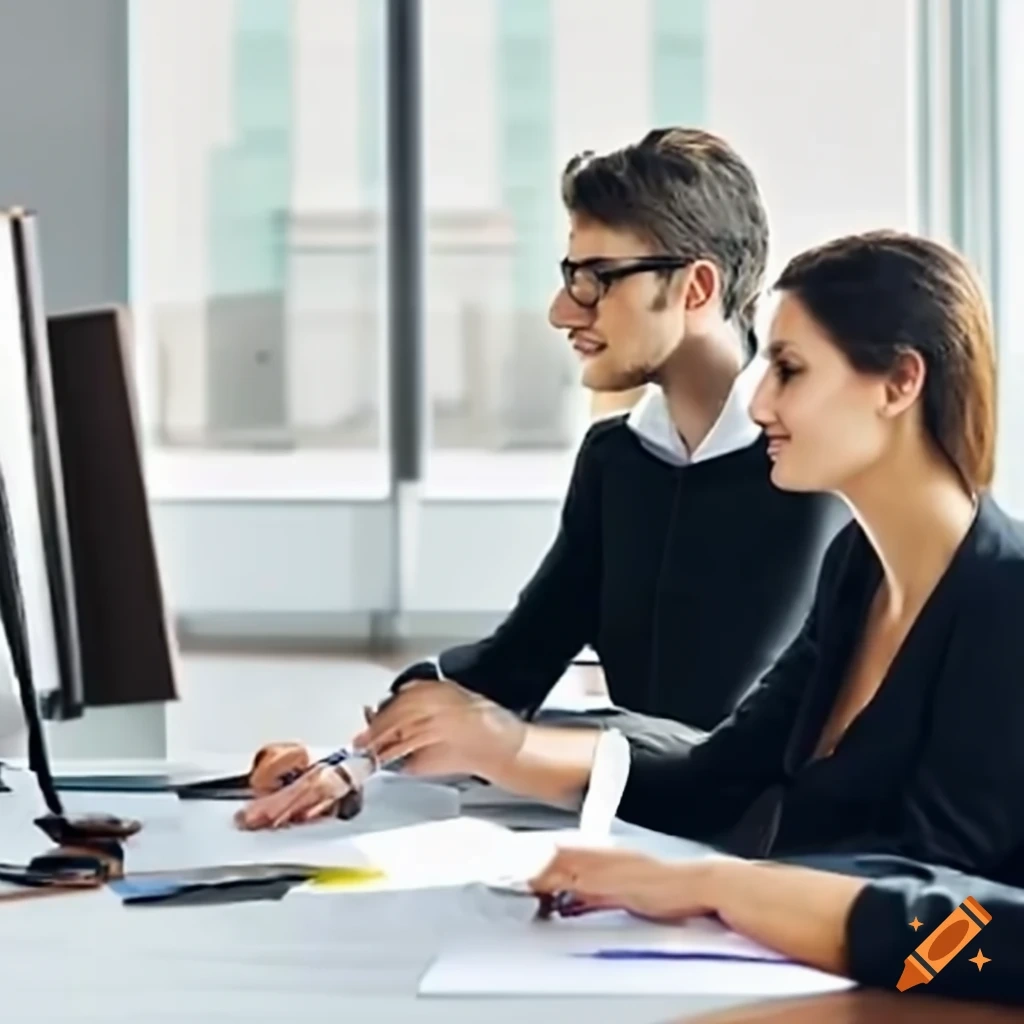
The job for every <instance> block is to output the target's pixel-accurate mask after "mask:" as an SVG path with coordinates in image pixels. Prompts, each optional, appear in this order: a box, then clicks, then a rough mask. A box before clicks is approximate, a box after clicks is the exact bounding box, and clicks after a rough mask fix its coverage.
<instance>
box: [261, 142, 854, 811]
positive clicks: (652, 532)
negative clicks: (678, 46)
mask: <svg viewBox="0 0 1024 1024" xmlns="http://www.w3.org/2000/svg"><path fill="white" fill-rule="evenodd" d="M562 196H563V200H564V203H565V206H566V209H567V211H568V214H569V219H570V226H571V230H570V233H569V251H568V255H567V257H566V258H565V259H564V260H563V261H562V264H561V272H562V285H561V288H560V289H559V291H558V293H557V294H556V295H555V297H554V300H553V302H552V304H551V311H550V319H551V323H552V324H553V325H554V326H555V327H557V328H559V329H561V330H563V331H565V332H566V334H567V336H568V340H569V343H570V344H571V345H572V347H573V349H574V350H575V352H576V353H577V355H578V356H579V359H580V364H581V374H582V381H583V384H584V385H585V386H586V387H588V388H590V389H592V390H594V391H595V392H623V391H628V390H630V389H635V388H638V387H641V386H650V387H648V393H647V394H646V395H645V396H644V397H643V398H642V399H641V401H640V403H639V404H638V405H637V406H636V407H635V408H634V409H633V410H632V411H631V412H630V413H629V414H628V415H617V416H613V417H609V418H607V419H603V420H600V421H599V422H597V423H595V424H594V425H593V426H592V427H591V429H590V431H589V432H588V433H587V435H586V437H585V439H584V441H583V443H582V446H581V448H580V451H579V455H578V457H577V460H576V465H575V469H574V472H573V476H572V480H571V482H570V485H569V490H568V494H567V497H566V500H565V504H564V507H563V509H562V515H561V522H560V527H559V530H558V534H557V536H556V538H555V540H554V543H553V545H552V547H551V549H550V550H549V551H548V553H547V555H546V556H545V558H544V560H543V561H542V563H541V565H540V567H539V568H538V569H537V571H536V573H535V574H534V576H533V578H532V579H531V580H530V581H529V583H528V584H527V585H526V587H525V588H524V589H523V591H522V592H521V594H520V596H519V600H518V602H517V604H516V606H515V608H514V609H513V610H512V611H511V612H510V614H509V615H508V617H507V618H506V619H505V620H504V622H502V624H501V625H500V626H499V627H498V629H497V630H496V631H495V632H494V633H493V634H492V635H491V636H489V637H486V638H485V639H483V640H480V641H478V642H476V643H472V644H468V645H465V646H458V647H452V648H450V649H448V650H446V651H444V652H442V653H441V655H440V657H439V658H437V659H435V660H434V661H433V662H423V663H419V664H416V665H413V666H411V667H410V668H409V669H407V670H406V671H405V672H403V673H402V674H401V675H400V676H399V677H398V679H397V680H396V683H395V687H394V692H393V694H392V695H391V697H390V698H389V699H388V700H387V701H386V702H385V704H384V705H383V706H382V707H381V708H380V709H378V711H377V712H376V713H370V714H368V718H371V719H372V721H370V722H369V724H368V728H367V730H366V731H365V732H364V733H363V734H362V735H360V736H358V737H356V740H355V743H356V745H357V746H360V747H365V748H366V749H368V750H369V751H370V752H371V753H372V754H373V755H374V756H375V757H376V758H378V759H379V760H380V761H381V762H394V761H396V760H397V759H402V762H403V770H405V771H407V772H410V773H414V774H424V775H448V774H462V773H466V774H473V775H477V776H481V777H483V778H486V779H488V780H490V781H492V782H495V783H497V784H499V785H500V784H501V783H502V782H503V780H506V779H507V778H508V777H509V776H510V775H511V774H513V773H512V772H511V771H510V767H511V766H512V765H515V775H516V776H517V777H518V778H522V777H523V771H524V768H525V770H527V771H529V769H530V766H531V765H534V764H535V765H536V766H537V769H538V775H539V776H540V775H545V767H547V768H550V766H551V765H552V764H560V763H564V764H566V765H567V766H568V765H572V764H581V763H582V764H584V765H589V764H590V763H591V761H592V758H593V756H594V751H595V749H596V743H597V736H598V734H599V732H600V730H601V728H602V727H605V726H609V725H611V726H614V727H615V728H617V729H618V730H619V731H620V732H622V733H623V734H625V736H626V737H627V739H628V740H629V742H630V747H631V756H632V757H634V758H636V757H644V756H656V755H657V753H658V752H659V751H661V750H663V749H665V748H666V747H670V746H673V745H675V744H678V743H688V742H693V741H694V740H695V739H696V738H699V736H700V735H701V733H700V732H699V730H710V729H712V728H714V726H715V725H716V724H717V723H718V722H719V721H721V720H722V719H723V718H725V717H726V716H727V715H728V714H729V712H730V711H731V710H732V708H733V706H734V705H735V703H736V702H737V701H738V700H739V698H740V697H741V696H742V695H743V694H744V693H745V692H746V690H747V689H748V688H749V687H750V686H751V685H752V684H753V683H755V682H756V680H757V679H758V677H759V676H760V675H761V674H762V673H763V672H764V671H765V670H766V669H767V668H768V667H769V666H770V665H772V664H773V662H774V660H775V658H776V657H777V655H779V654H780V653H781V652H782V650H783V649H784V648H785V647H786V646H787V645H788V643H789V641H790V640H791V639H792V638H793V636H794V635H795V633H796V631H797V629H798V628H799V626H800V624H801V622H802V621H803V619H804V616H805V614H806V612H807V610H808V608H809V604H810V599H811V595H812V591H813V586H814V582H815V579H816V577H817V573H818V568H819V564H820V561H821V558H822V556H823V554H824V550H825V548H826V546H827V544H828V542H829V541H830V540H831V538H832V537H833V536H834V534H835V532H836V531H837V530H838V529H839V527H840V526H841V525H842V524H843V523H844V522H845V521H846V514H845V511H844V510H843V508H842V506H840V505H839V503H838V501H837V500H836V499H833V498H830V497H827V496H824V495H809V494H797V493H785V492H782V491H779V490H776V489H775V488H774V487H773V486H772V484H771V482H770V480H769V471H770V466H769V460H768V457H767V453H766V443H765V441H764V439H763V438H762V437H761V435H760V431H759V428H758V427H757V426H756V425H755V424H754V422H753V421H752V420H751V418H750V415H749V412H748V404H749V400H750V398H751V397H752V395H753V392H754V390H755V388H756V386H757V384H758V381H759V379H760V376H761V374H762V373H763V368H764V365H763V363H762V362H761V360H760V359H758V358H757V354H756V349H757V341H756V337H755V335H754V330H753V319H754V313H755V308H756V303H757V298H758V293H759V290H760V288H761V285H762V279H763V276H764V272H765V263H766V258H767V249H768V224H767V217H766V215H765V211H764V208H763V206H762V203H761V198H760V195H759V193H758V189H757V185H756V183H755V181H754V178H753V175H752V174H751V171H750V169H749V168H748V167H747V166H746V164H745V163H744V162H743V161H742V160H741V159H740V157H739V156H738V155H737V154H736V153H735V152H734V151H733V150H732V148H731V147H730V146H729V145H727V144H726V143H725V142H724V141H723V140H722V139H720V138H718V137H716V136H714V135H712V134H710V133H708V132H703V131H698V130H693V129H680V128H675V129H668V130H658V131H652V132H650V133H649V134H648V135H647V136H646V137H644V139H643V140H642V141H640V142H639V143H637V144H635V145H631V146H627V147H625V148H624V149H621V150H618V151H616V152H613V153H610V154H608V155H605V156H595V155H594V154H592V153H586V154H583V155H582V156H580V157H577V158H575V159H574V160H572V161H571V162H570V163H569V165H568V167H567V168H566V170H565V172H564V175H563V179H562ZM495 543H500V539H499V538H495ZM481 569H482V571H486V566H482V567H481ZM586 647H590V648H592V649H593V651H595V652H596V654H597V655H598V657H599V659H600V663H601V666H602V668H603V671H604V675H605V679H606V681H607V685H608V691H609V695H610V697H611V700H612V702H613V703H614V705H615V710H612V711H607V712H604V713H601V714H599V715H596V714H591V715H585V716H581V717H579V718H577V719H575V720H574V722H573V726H574V727H572V728H566V727H554V726H552V725H550V724H545V719H544V716H543V715H540V716H538V715H537V711H538V709H539V708H540V706H541V704H542V703H543V702H544V700H545V698H546V697H547V695H548V694H549V693H550V691H551V690H552V688H553V687H554V685H555V683H556V682H557V681H558V680H559V678H560V677H561V676H562V675H563V674H564V673H565V671H566V670H567V668H568V667H569V665H570V664H571V662H572V661H573V659H574V657H575V656H576V655H577V654H578V653H579V652H580V651H581V649H584V648H586ZM580 725H583V726H593V727H594V728H579V727H578V726H580ZM694 727H695V728H694ZM695 730H696V731H695ZM281 750H282V756H284V757H285V758H286V760H287V758H289V757H290V758H292V759H294V756H295V751H294V750H292V751H291V752H290V753H289V751H288V750H287V749H286V748H281ZM273 763H275V762H274V760H273V759H271V760H270V761H266V760H265V765H264V774H267V772H269V773H270V774H269V775H268V776H267V778H268V779H269V780H270V781H271V783H272V777H273V773H274V768H273ZM281 763H282V764H284V763H286V762H285V761H282V762H281ZM287 763H289V764H292V763H293V760H292V761H287ZM317 774H318V773H317V772H313V773H310V774H309V775H307V777H306V779H305V780H304V781H303V782H302V783H301V784H300V787H299V788H297V789H294V790H291V788H290V787H289V789H288V790H286V791H282V792H280V793H275V794H273V796H272V797H270V798H269V801H270V802H269V803H268V804H264V803H263V802H261V801H258V802H257V803H255V804H253V805H252V806H251V808H250V809H249V810H248V811H247V817H248V822H249V824H251V825H252V826H253V827H261V826H262V825H264V824H269V823H270V822H272V821H279V820H282V815H283V816H284V818H283V820H294V819H295V818H298V817H304V816H306V815H307V812H308V811H309V810H310V809H311V808H313V807H317V808H321V809H322V808H323V806H324V805H325V797H324V795H323V793H324V790H323V788H322V787H324V786H326V787H327V790H328V792H329V790H330V787H331V786H334V785H335V784H337V778H336V776H334V775H332V774H331V769H330V768H329V766H325V768H324V770H323V772H321V773H320V774H322V775H324V777H325V779H326V781H324V782H323V783H320V782H318V781H317V778H316V776H317ZM302 787H305V788H306V789H307V790H308V791H309V792H308V795H307V796H303V794H302ZM318 787H319V788H318ZM317 793H319V799H318V798H317ZM293 807H294V813H293V811H292V808H293Z"/></svg>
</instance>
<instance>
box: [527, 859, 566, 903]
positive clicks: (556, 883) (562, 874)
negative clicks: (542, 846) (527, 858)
mask: <svg viewBox="0 0 1024 1024" xmlns="http://www.w3.org/2000/svg"><path fill="white" fill-rule="evenodd" d="M575 876H576V872H575V870H573V868H572V865H571V860H570V858H567V857H565V856H564V854H563V853H562V852H561V851H560V852H558V853H556V854H555V856H554V857H553V858H552V860H551V861H550V863H549V864H548V865H547V867H545V868H544V869H543V870H542V871H540V872H539V873H538V874H537V875H536V876H534V877H533V878H532V879H530V882H529V885H530V888H531V889H532V890H533V891H534V892H536V893H556V892H561V891H562V890H564V889H568V888H570V883H572V882H573V881H574V879H575Z"/></svg>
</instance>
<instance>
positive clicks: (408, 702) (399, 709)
mask: <svg viewBox="0 0 1024 1024" xmlns="http://www.w3.org/2000/svg"><path fill="white" fill-rule="evenodd" d="M416 696H417V695H415V694H409V695H408V696H399V697H396V698H395V699H394V700H393V701H392V702H391V703H390V704H388V705H387V706H386V707H385V706H381V707H380V708H378V709H377V713H376V714H375V715H374V716H373V721H372V722H370V723H369V725H368V726H367V728H366V729H364V730H363V731H362V732H361V733H360V734H359V735H358V736H356V737H355V738H354V739H353V741H352V742H353V745H354V746H356V747H357V748H363V747H366V746H369V745H370V744H371V743H374V742H379V741H380V739H381V737H382V736H383V735H385V734H387V733H389V732H390V731H392V730H393V729H395V728H396V727H400V726H401V725H402V724H403V723H407V722H409V721H410V720H413V719H416V718H420V717H422V714H423V712H422V711H421V710H420V703H421V702H420V701H419V700H417V699H416Z"/></svg>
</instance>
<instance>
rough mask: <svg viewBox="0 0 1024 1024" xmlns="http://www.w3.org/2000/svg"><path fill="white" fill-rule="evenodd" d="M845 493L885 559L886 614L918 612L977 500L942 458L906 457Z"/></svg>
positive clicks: (959, 539) (968, 524) (964, 532)
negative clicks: (901, 461)
mask: <svg viewBox="0 0 1024 1024" xmlns="http://www.w3.org/2000/svg"><path fill="white" fill-rule="evenodd" d="M843 496H844V497H845V499H846V500H847V502H848V503H849V504H850V505H851V507H852V508H853V510H854V514H855V515H856V517H857V519H858V521H859V522H860V524H861V527H862V528H863V529H864V532H865V533H866V534H867V536H868V539H869V540H870V541H871V544H872V546H873V547H874V549H875V551H876V553H877V555H878V557H879V560H880V561H881V564H882V570H883V573H884V576H885V584H886V590H887V594H886V602H885V609H886V614H887V617H892V618H901V617H903V616H904V615H911V616H913V615H916V613H917V612H918V611H919V610H920V608H921V606H922V605H923V604H924V602H925V601H926V600H927V599H928V595H929V594H930V593H931V592H932V590H933V589H934V588H935V585H936V583H938V581H939V579H940V578H941V577H942V575H943V573H944V572H945V571H946V569H947V568H948V566H949V564H950V562H951V561H952V560H953V556H954V555H955V554H956V551H957V549H958V548H959V547H960V544H961V543H962V541H963V539H964V537H965V536H966V535H967V532H968V531H969V530H970V528H971V524H972V523H973V521H974V516H975V512H976V502H975V499H974V498H973V497H972V496H971V495H970V494H969V493H968V492H967V489H966V487H965V486H964V484H963V482H962V481H961V480H960V478H959V476H958V475H957V474H956V472H955V471H954V470H953V469H952V467H950V466H949V465H948V463H947V462H946V461H945V460H943V459H940V458H938V457H935V458H932V457H926V458H924V459H920V458H919V459H910V460H904V463H903V464H902V465H899V466H891V467H889V469H888V471H887V472H879V473H878V474H877V476H875V477H874V478H873V479H865V480H861V481H859V482H858V483H857V484H856V485H853V486H851V487H850V488H849V489H847V490H844V492H843Z"/></svg>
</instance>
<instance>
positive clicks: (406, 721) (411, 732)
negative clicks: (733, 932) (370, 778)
mask: <svg viewBox="0 0 1024 1024" xmlns="http://www.w3.org/2000/svg"><path fill="white" fill-rule="evenodd" d="M430 721H431V718H430V715H429V714H427V715H425V714H421V713H420V712H419V711H417V712H416V713H415V714H409V715H403V716H402V717H401V718H398V719H396V720H395V721H394V722H393V723H392V724H391V725H390V726H388V727H387V728H384V729H381V730H379V731H378V730H377V728H376V725H377V723H376V722H375V723H374V725H373V726H371V728H370V730H369V732H370V735H369V738H368V742H367V743H366V745H365V746H364V747H363V748H362V749H363V750H365V751H366V752H367V753H370V754H373V756H374V757H376V758H377V760H378V761H381V762H384V761H386V760H394V758H395V757H397V756H399V755H398V754H396V753H395V751H397V750H400V749H405V747H406V746H407V745H408V743H409V742H410V740H412V739H413V737H422V736H423V734H424V730H425V729H427V728H429V726H430ZM422 745H423V744H422V742H419V743H417V744H416V745H415V746H414V747H413V749H417V748H418V747H420V746H422Z"/></svg>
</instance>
